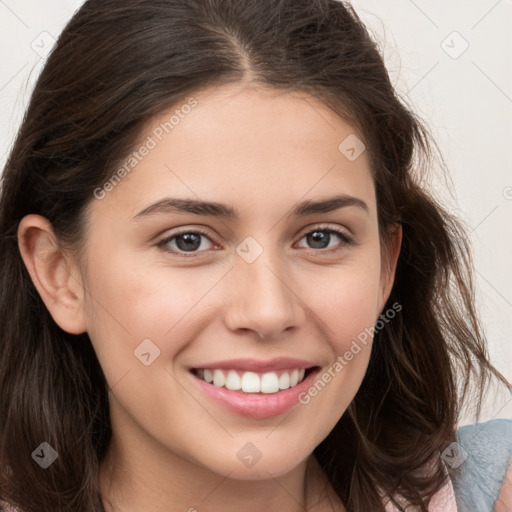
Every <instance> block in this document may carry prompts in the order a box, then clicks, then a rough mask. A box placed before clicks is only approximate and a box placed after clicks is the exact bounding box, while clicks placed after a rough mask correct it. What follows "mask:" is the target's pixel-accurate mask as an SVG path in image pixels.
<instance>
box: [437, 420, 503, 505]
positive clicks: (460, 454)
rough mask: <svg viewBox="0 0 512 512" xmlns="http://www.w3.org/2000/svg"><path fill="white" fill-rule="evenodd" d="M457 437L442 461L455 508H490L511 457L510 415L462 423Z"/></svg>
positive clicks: (498, 491) (496, 496)
mask: <svg viewBox="0 0 512 512" xmlns="http://www.w3.org/2000/svg"><path fill="white" fill-rule="evenodd" d="M456 437H457V442H456V443H454V446H453V447H451V450H450V451H449V452H448V455H449V457H448V458H446V455H445V461H446V462H447V465H448V467H449V469H450V476H451V479H452V483H453V488H454V491H455V497H456V500H457V507H458V510H459V511H460V512H469V511H475V510H478V511H479V512H487V511H489V512H492V511H493V507H494V503H495V501H496V499H497V498H498V495H499V493H500V489H501V486H502V484H503V482H504V480H505V474H506V471H507V465H508V462H509V460H510V459H511V457H512V419H494V420H490V421H486V422H484V423H475V424H473V425H465V426H463V427H461V428H459V430H458V431H457V433H456ZM454 453H455V455H454Z"/></svg>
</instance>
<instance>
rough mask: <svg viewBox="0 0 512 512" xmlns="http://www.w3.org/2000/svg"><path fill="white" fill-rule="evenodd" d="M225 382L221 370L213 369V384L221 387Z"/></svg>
mask: <svg viewBox="0 0 512 512" xmlns="http://www.w3.org/2000/svg"><path fill="white" fill-rule="evenodd" d="M225 383H226V377H225V376H224V372H222V371H221V370H213V385H214V386H217V387H218V388H221V387H222V386H224V384H225Z"/></svg>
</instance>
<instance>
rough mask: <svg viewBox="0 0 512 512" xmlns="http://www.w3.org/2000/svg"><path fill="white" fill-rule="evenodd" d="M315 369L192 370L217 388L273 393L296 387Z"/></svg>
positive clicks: (198, 376) (315, 367)
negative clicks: (266, 370) (256, 370)
mask: <svg viewBox="0 0 512 512" xmlns="http://www.w3.org/2000/svg"><path fill="white" fill-rule="evenodd" d="M315 369H318V367H317V366H312V367H310V368H289V369H285V370H276V371H271V372H264V373H263V372H252V371H241V370H237V369H234V368H232V369H221V368H214V369H211V368H193V369H192V370H191V372H192V373H193V374H194V375H195V376H196V377H197V378H199V379H202V380H203V381H205V382H207V383H208V384H212V385H213V386H215V387H217V388H225V389H229V390H230V391H240V392H242V393H259V394H273V393H279V392H280V391H284V390H286V389H290V388H294V387H296V386H297V385H298V384H300V383H301V382H302V381H303V380H304V379H306V378H307V376H308V375H309V374H311V372H313V371H315Z"/></svg>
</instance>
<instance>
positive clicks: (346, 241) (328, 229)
mask: <svg viewBox="0 0 512 512" xmlns="http://www.w3.org/2000/svg"><path fill="white" fill-rule="evenodd" d="M315 231H323V232H325V233H329V234H334V235H337V236H338V237H339V238H340V239H341V240H342V242H341V245H340V246H339V247H336V248H334V249H333V248H331V249H309V251H313V252H315V253H333V252H337V251H339V250H341V249H343V248H344V247H346V246H350V245H355V242H354V240H353V239H352V238H351V237H350V236H348V235H347V234H346V233H344V232H343V231H339V230H337V229H334V228H331V227H329V226H317V227H315V228H314V229H312V230H310V231H307V232H305V233H304V234H303V235H302V236H301V237H300V239H299V241H300V240H302V239H303V238H304V237H305V236H307V235H310V234H312V233H314V232H315ZM186 234H201V235H203V236H205V237H206V238H208V239H209V240H210V241H211V242H213V240H211V239H210V237H209V235H208V233H206V232H205V231H203V230H202V229H199V228H195V229H193V230H187V231H181V232H179V233H174V234H173V235H171V236H168V237H167V238H164V239H163V240H161V241H160V242H158V243H157V247H159V248H160V249H161V250H162V251H164V252H167V253H171V254H174V255H176V256H178V257H182V258H197V257H198V256H197V251H196V252H191V253H189V254H187V253H183V252H178V251H176V250H174V249H169V246H168V245H167V244H168V243H169V242H170V241H171V240H173V239H174V238H176V237H178V236H180V235H186ZM306 250H307V249H306ZM199 252H204V251H199Z"/></svg>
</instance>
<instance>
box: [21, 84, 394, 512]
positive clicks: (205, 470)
mask: <svg viewBox="0 0 512 512" xmlns="http://www.w3.org/2000/svg"><path fill="white" fill-rule="evenodd" d="M194 97H195V98H196V99H197V101H198V106H197V107H195V108H194V109H193V110H192V111H191V113H190V114H188V115H187V116H186V117H184V118H183V119H181V120H180V123H179V124H178V125H177V126H175V128H174V130H173V131H172V132H170V133H169V134H168V135H167V136H166V137H165V138H164V139H163V140H162V141H161V142H159V143H158V145H157V146H156V147H155V148H154V149H152V150H151V151H150V152H149V154H148V155H147V156H146V157H145V158H144V159H143V160H142V161H141V162H140V163H139V164H138V166H137V167H136V168H135V170H133V171H132V172H131V173H130V174H129V175H127V176H126V177H125V178H123V180H122V181H121V183H119V184H118V185H116V186H115V187H114V189H113V190H111V191H110V192H108V193H107V194H106V195H105V197H104V198H103V199H101V200H98V199H95V198H91V203H90V207H89V210H88V221H89V230H88V233H87V244H86V249H85V252H84V254H83V257H82V259H79V258H78V257H77V256H76V255H73V254H71V253H65V252H64V251H59V250H58V249H57V248H56V246H55V244H54V243H53V242H52V240H53V241H55V240H56V236H55V234H54V233H53V231H52V228H51V225H50V224H49V223H48V221H47V220H46V219H45V218H43V217H41V216H38V215H28V216H27V217H25V218H24V219H23V220H22V222H21V223H20V226H19V231H18V236H19V242H20V251H21V254H22V257H23V259H24V261H25V264H26V266H27V269H28V271H29V272H30V275H31V277H32V279H33V282H34V284H35V286H36V288H37V290H38V292H39V293H40V295H41V297H42V299H43V301H44V302H45V304H46V306H47V308H48V310H49V311H50V313H51V315H52V317H53V318H54V320H55V321H56V322H57V324H58V325H59V326H60V327H61V328H62V329H64V330H65V331H67V332H70V333H73V334H78V333H83V332H87V333H88V335H89V337H90V339H91V341H92V343H93V346H94V349H95V351H96V353H97V355H98V358H99V361H100V364H101V366H102V368H103V371H104V373H105V377H106V379H107V381H108V384H109V387H110V388H111V389H110V408H111V418H112V425H113V442H112V444H111V447H110V450H109V453H108V456H107V458H106V460H105V461H104V462H103V464H102V466H101V473H100V482H101V485H102V489H103V496H104V503H105V508H106V510H107V511H108V512H110V511H114V510H115V511H123V512H131V511H140V510H144V511H147V512H156V511H162V510H164V509H165V510H173V511H174V510H176V511H187V510H190V511H191V512H192V511H193V510H197V511H198V512H201V511H203V510H208V511H209V512H217V511H223V512H226V511H235V510H236V511H238V510H244V511H246V512H253V511H261V510H287V511H290V512H294V511H297V512H298V511H304V510H310V511H313V510H315V511H320V510H344V508H343V507H342V505H341V504H339V503H338V502H337V500H336V498H335V497H334V495H333V492H332V489H330V487H329V486H328V485H326V484H327V482H326V478H325V475H324V474H323V473H322V472H321V471H320V470H319V467H318V466H317V464H316V459H315V458H314V457H313V456H312V452H313V450H314V448H315V447H316V446H317V445H318V444H319V443H320V442H321V441H322V440H323V439H324V438H325V437H326V436H327V435H328V433H329V432H330V431H331V430H332V428H333V427H334V425H335V424H336V422H337V421H338V420H339V418H340V417H341V415H342V414H343V413H344V411H345V410H346V408H347V406H348V405H349V404H350V402H351V401H352V399H353V398H354V396H355V394H356V392H357V390H358V388H359V386H360V384H361V381H362V379H363V377H364V375H365V372H366V369H367V365H368V361H369V356H370V349H371V340H369V343H368V344H367V345H366V346H363V345H362V346H361V347H362V350H361V351H360V352H358V353H357V355H355V356H354V358H353V359H352V360H351V361H350V362H349V364H347V365H346V366H345V367H344V368H343V370H342V371H341V372H339V373H338V374H337V375H336V377H335V378H334V379H332V380H331V382H330V383H329V384H328V385H327V386H326V387H325V388H324V389H323V390H322V391H321V392H320V393H319V394H318V395H317V396H316V397H315V398H314V399H312V400H311V401H310V403H308V404H307V405H301V404H297V405H296V406H294V407H293V409H291V411H288V412H286V413H284V414H282V415H279V416H277V417H273V418H267V419H254V418H246V417H242V416H239V415H236V414H234V413H232V412H229V411H227V410H225V409H224V408H222V407H221V406H219V405H217V404H215V403H213V402H212V401H211V399H210V398H208V397H207V396H206V395H205V394H204V393H203V392H202V391H201V390H200V389H199V388H198V387H197V386H195V385H193V384H194V383H193V378H192V377H191V375H190V373H189V371H188V369H189V368H190V367H193V366H198V365H200V364H201V363H206V362H211V361H218V360H223V359H231V358H237V357H252V358H256V359H263V360H268V359H272V358H274V357H279V356H290V357H298V358H303V359H306V360H309V361H312V362H313V363H314V364H316V365H318V366H320V367H321V368H322V370H321V373H323V371H325V370H326V369H327V368H329V367H330V366H331V365H332V364H333V362H334V361H335V360H336V358H337V356H338V355H343V354H344V353H345V352H346V351H347V350H348V349H349V347H350V345H351V343H352V342H353V340H354V339H356V337H357V336H358V335H359V334H360V333H361V332H363V331H364V330H365V329H366V328H369V327H371V326H373V325H375V322H376V321H377V319H378V317H379V315H380V314H381V313H382V312H383V307H384V304H385V302H386V300H387V298H388V296H389V293H390V290H391V286H392V283H393V279H394V271H395V265H396V260H397V257H398V253H399V247H400V242H401V231H400V230H399V229H397V230H396V231H395V232H394V235H393V242H392V245H391V250H390V252H389V253H384V252H383V251H382V247H381V245H380V241H379V232H378V224H377V210H376V197H375V188H374V184H373V180H372V177H371V174H370V170H369V160H368V158H367V153H366V152H363V154H361V155H360V156H359V157H358V158H357V159H356V160H354V161H350V160H349V159H347V158H346V157H345V156H344V155H343V154H342V153H341V152H340V151H339V150H338V146H339V144H340V143H341V142H342V141H343V140H344V139H345V138H346V137H347V136H348V135H351V134H356V135H357V132H356V131H355V130H354V128H353V127H351V126H350V125H348V124H347V123H346V122H345V121H343V120H342V119H340V118H339V117H338V116H337V115H336V114H335V113H334V112H332V111H331V110H329V109H327V108H326V107H325V106H323V105H322V104H320V103H319V102H318V101H316V100H315V99H314V98H312V97H309V96H306V95H304V94H302V95H299V94H291V93H278V92H277V91H275V90H268V89H262V88H261V87H256V86H253V85H250V84H235V85H229V86H224V87H222V88H219V89H215V90H211V89H210V90H206V91H203V92H202V93H200V94H197V95H195V96H194ZM175 108H176V107H174V108H173V109H171V110H170V111H169V112H171V113H172V111H173V110H174V109H175ZM169 112H164V113H162V115H161V116H158V117H157V118H155V119H152V120H151V122H150V123H148V125H147V127H146V129H145V130H144V132H143V133H142V134H141V141H144V140H145V139H146V138H147V136H148V135H150V134H151V132H152V130H153V129H154V128H155V127H156V126H158V125H159V123H160V122H161V121H162V120H165V119H169V116H170V113H169ZM359 138H361V137H360V136H359ZM135 149H137V148H134V150H135ZM335 194H348V195H350V196H354V197H356V198H358V199H360V200H362V201H364V203H366V205H367V211H366V210H364V209H362V208H359V207H357V206H348V207H344V208H340V209H338V210H335V211H332V212H329V213H316V214H313V215H309V216H307V217H302V218H300V217H287V215H288V214H289V212H290V211H291V210H292V209H293V208H294V207H295V206H296V205H297V203H299V202H301V201H304V200H306V199H309V200H318V199H325V198H327V197H331V196H333V195H335ZM167 196H173V197H180V198H192V199H201V200H209V201H218V202H222V203H226V204H228V205H230V206H232V207H234V208H236V209H237V210H239V212H240V218H239V219H238V220H237V221H234V220H229V219H220V218H214V217H208V216H205V215H195V214H191V213H180V212H176V211H174V212H173V211H168V212H160V213H154V214H152V215H147V216H144V217H143V218H138V219H136V220H134V219H132V218H133V217H134V216H135V215H136V214H137V213H138V212H140V211H141V210H143V209H144V208H146V207H147V206H149V205H150V204H152V203H154V202H155V201H157V200H159V199H162V198H164V197H167ZM323 225H326V226H327V227H328V228H332V229H338V230H340V231H341V232H342V233H346V234H348V235H349V236H351V237H352V238H353V239H354V241H355V244H352V245H351V244H346V243H344V242H343V240H341V239H340V238H338V237H337V236H336V235H331V238H330V241H327V242H326V245H327V244H328V248H327V249H324V248H316V247H320V246H315V245H314V243H312V242H311V240H308V237H307V236H305V235H307V234H308V233H311V232H312V231H315V230H318V228H319V226H323ZM178 228H179V229H178ZM194 228H195V229H197V228H203V229H205V230H206V231H207V233H208V234H207V237H202V238H201V245H200V247H199V248H197V249H194V251H195V252H193V253H192V257H190V258H184V257H180V256H178V255H173V254H171V253H169V252H165V251H164V250H162V248H159V247H158V246H157V243H158V242H160V241H161V240H164V239H165V238H168V237H170V236H172V235H174V234H176V233H177V232H178V231H182V230H184V231H186V232H189V233H190V232H195V230H194ZM322 229H325V228H322ZM247 236H251V237H252V238H253V239H254V240H256V241H257V243H258V244H259V246H261V248H262V249H263V252H262V254H261V255H259V257H257V258H256V259H255V260H254V261H253V262H252V263H248V262H247V261H245V260H244V259H243V258H242V257H240V256H239V254H238V253H237V252H236V248H237V247H238V246H239V245H240V244H241V243H242V241H243V240H244V239H245V238H246V237H247ZM326 236H327V235H326ZM327 238H328V236H327ZM183 246H184V245H183V244H181V245H177V239H174V240H173V241H169V242H168V243H167V247H170V248H171V249H174V250H175V251H177V252H180V247H183ZM322 247H323V246H322ZM331 248H338V249H339V250H337V251H335V252H330V253H329V252H326V251H328V250H329V249H331ZM251 250H252V249H251ZM184 252H185V251H183V250H181V253H182V254H183V253H184ZM41 254H43V255H44V257H41ZM188 254H191V253H190V252H188ZM385 254H387V256H384V255H385ZM147 338H149V339H151V340H152V342H153V343H154V344H155V345H156V346H157V347H158V348H159V350H160V355H159V357H158V358H156V359H155V360H154V362H152V364H150V365H149V366H145V365H144V364H142V363H141V362H140V361H139V360H138V359H137V358H136V357H134V350H135V349H136V347H137V346H138V345H139V344H140V343H141V341H142V340H144V339H147ZM247 442H251V443H253V444H254V445H255V446H256V447H257V448H258V450H259V451H260V452H261V454H262V456H261V459H260V460H259V461H258V462H257V463H256V464H255V465H254V466H252V467H250V468H249V467H246V466H245V465H244V464H242V463H241V462H240V460H239V459H238V458H237V456H236V454H237V452H238V451H239V450H240V449H241V448H242V447H243V446H244V445H245V444H246V443H247ZM328 497H330V499H331V503H332V505H331V504H329V499H328ZM333 505H334V508H333ZM171 506H172V508H170V507H171Z"/></svg>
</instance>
